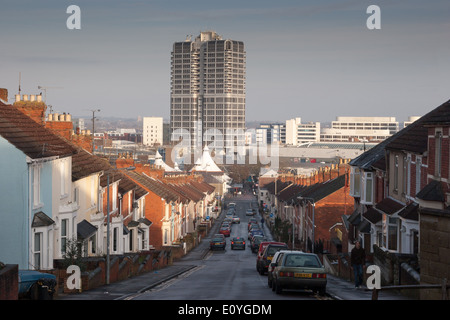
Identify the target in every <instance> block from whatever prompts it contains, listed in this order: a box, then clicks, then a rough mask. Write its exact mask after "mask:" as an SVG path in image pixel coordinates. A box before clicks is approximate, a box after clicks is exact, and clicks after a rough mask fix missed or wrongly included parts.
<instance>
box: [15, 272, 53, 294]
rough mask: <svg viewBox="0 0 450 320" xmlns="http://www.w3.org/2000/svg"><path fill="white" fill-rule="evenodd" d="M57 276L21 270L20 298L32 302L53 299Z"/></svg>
mask: <svg viewBox="0 0 450 320" xmlns="http://www.w3.org/2000/svg"><path fill="white" fill-rule="evenodd" d="M55 287H56V276H55V275H53V274H50V273H44V272H39V271H36V270H19V297H20V298H29V299H32V300H38V299H40V300H41V299H42V300H49V299H53V294H54V293H55Z"/></svg>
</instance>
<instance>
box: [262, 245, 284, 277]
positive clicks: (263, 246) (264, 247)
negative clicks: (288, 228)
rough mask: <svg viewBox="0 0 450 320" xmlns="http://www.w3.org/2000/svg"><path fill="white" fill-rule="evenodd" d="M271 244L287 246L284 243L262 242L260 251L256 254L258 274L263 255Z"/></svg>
mask: <svg viewBox="0 0 450 320" xmlns="http://www.w3.org/2000/svg"><path fill="white" fill-rule="evenodd" d="M271 243H274V244H281V245H283V244H285V243H284V242H277V241H262V242H261V243H260V244H259V248H258V250H257V252H256V270H257V271H258V272H259V260H261V258H262V255H263V253H264V250H265V249H266V247H267V246H268V245H269V244H271Z"/></svg>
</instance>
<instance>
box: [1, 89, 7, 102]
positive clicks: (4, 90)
mask: <svg viewBox="0 0 450 320" xmlns="http://www.w3.org/2000/svg"><path fill="white" fill-rule="evenodd" d="M0 99H2V100H3V101H5V102H6V103H8V89H4V88H0Z"/></svg>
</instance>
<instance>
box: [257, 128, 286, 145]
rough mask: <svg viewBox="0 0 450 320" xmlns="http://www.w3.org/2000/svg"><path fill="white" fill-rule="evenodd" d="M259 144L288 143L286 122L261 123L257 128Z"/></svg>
mask: <svg viewBox="0 0 450 320" xmlns="http://www.w3.org/2000/svg"><path fill="white" fill-rule="evenodd" d="M255 133H256V143H258V144H272V143H274V144H284V143H286V127H285V124H284V123H261V124H260V126H259V127H258V128H256V130H255Z"/></svg>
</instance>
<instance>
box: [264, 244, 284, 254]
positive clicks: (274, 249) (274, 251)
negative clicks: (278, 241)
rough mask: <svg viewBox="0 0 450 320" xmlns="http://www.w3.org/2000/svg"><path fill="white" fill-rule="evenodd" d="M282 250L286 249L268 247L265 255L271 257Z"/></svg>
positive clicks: (282, 247)
mask: <svg viewBox="0 0 450 320" xmlns="http://www.w3.org/2000/svg"><path fill="white" fill-rule="evenodd" d="M282 249H287V247H285V246H270V247H268V248H267V250H266V254H267V255H268V256H273V255H274V254H275V253H276V252H277V251H280V250H282Z"/></svg>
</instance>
